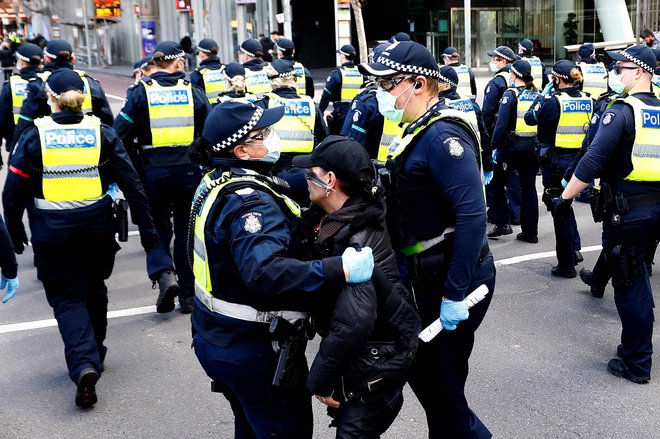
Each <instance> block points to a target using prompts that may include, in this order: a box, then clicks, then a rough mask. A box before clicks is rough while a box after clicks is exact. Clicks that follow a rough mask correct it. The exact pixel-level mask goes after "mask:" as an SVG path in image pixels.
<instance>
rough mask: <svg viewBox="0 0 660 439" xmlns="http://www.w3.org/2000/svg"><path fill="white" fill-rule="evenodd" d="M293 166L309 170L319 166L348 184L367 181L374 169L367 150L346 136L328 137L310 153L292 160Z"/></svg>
mask: <svg viewBox="0 0 660 439" xmlns="http://www.w3.org/2000/svg"><path fill="white" fill-rule="evenodd" d="M293 166H295V167H298V168H311V167H312V166H320V167H321V168H323V169H325V170H326V171H332V172H334V173H335V175H337V177H338V178H339V179H340V180H342V181H345V182H348V183H357V182H359V181H364V177H365V176H368V179H369V181H370V180H372V179H373V178H374V167H373V164H372V163H371V159H370V158H369V154H368V153H367V150H366V149H364V146H362V145H361V144H360V143H358V142H356V141H355V140H353V139H351V138H349V137H346V136H328V137H326V138H325V139H324V140H323V141H322V142H321V143H319V145H318V146H317V147H316V148H315V149H314V151H312V153H311V154H301V155H297V156H295V157H294V158H293Z"/></svg>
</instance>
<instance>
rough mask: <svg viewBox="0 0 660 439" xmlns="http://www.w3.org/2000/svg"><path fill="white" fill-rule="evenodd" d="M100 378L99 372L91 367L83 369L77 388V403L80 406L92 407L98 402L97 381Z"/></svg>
mask: <svg viewBox="0 0 660 439" xmlns="http://www.w3.org/2000/svg"><path fill="white" fill-rule="evenodd" d="M99 378H100V376H99V374H98V373H96V371H95V370H94V369H92V368H91V367H90V368H87V369H85V370H83V371H82V373H81V374H80V378H78V387H77V388H76V405H77V406H78V407H82V408H90V407H92V406H93V405H94V404H96V401H97V398H96V382H97V381H98V380H99Z"/></svg>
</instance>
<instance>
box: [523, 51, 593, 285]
mask: <svg viewBox="0 0 660 439" xmlns="http://www.w3.org/2000/svg"><path fill="white" fill-rule="evenodd" d="M581 80H582V73H580V70H579V69H578V68H576V67H575V64H574V63H573V62H572V61H568V60H565V59H563V60H561V61H557V62H556V63H555V65H554V66H553V67H552V81H553V84H554V88H555V90H556V91H555V92H554V93H552V94H548V95H545V96H539V98H538V99H537V101H536V102H535V103H534V105H532V107H531V108H530V109H529V111H527V113H526V114H525V122H527V124H529V125H532V126H533V125H538V135H537V138H538V141H539V144H540V152H539V153H540V156H541V173H542V176H543V187H544V188H545V193H544V196H543V200H544V202H545V203H547V202H548V200H549V199H550V198H552V196H556V195H557V194H559V193H561V190H562V185H561V180H562V178H563V176H564V172H566V168H568V166H569V165H570V164H571V162H572V161H573V159H574V158H575V155H576V154H577V153H578V151H579V150H580V147H581V146H582V140H583V139H584V136H585V133H586V131H587V127H588V125H589V121H590V120H591V113H592V112H593V101H592V100H591V98H590V97H589V95H587V94H585V93H583V92H581V91H580V90H579V88H580V81H581ZM548 209H550V207H548ZM552 221H553V223H554V228H555V240H556V249H557V265H556V266H554V267H552V270H551V273H552V275H553V276H559V277H566V278H572V277H575V276H576V272H575V265H577V264H578V263H579V262H582V260H581V258H582V255H581V254H580V251H579V250H580V235H579V233H578V229H577V223H576V222H575V215H574V214H573V209H570V212H569V215H568V216H567V217H566V218H558V217H556V216H555V215H554V214H553V215H552Z"/></svg>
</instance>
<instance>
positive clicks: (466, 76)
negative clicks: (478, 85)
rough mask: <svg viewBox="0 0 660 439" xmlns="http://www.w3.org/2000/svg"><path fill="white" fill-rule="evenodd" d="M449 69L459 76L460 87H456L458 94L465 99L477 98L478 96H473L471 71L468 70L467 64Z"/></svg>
mask: <svg viewBox="0 0 660 439" xmlns="http://www.w3.org/2000/svg"><path fill="white" fill-rule="evenodd" d="M449 67H451V68H452V69H454V71H455V72H456V75H458V87H456V93H458V94H459V95H461V97H464V98H470V99H474V98H476V96H474V95H473V94H472V86H471V85H470V69H468V67H467V66H466V65H465V64H461V65H460V66H449Z"/></svg>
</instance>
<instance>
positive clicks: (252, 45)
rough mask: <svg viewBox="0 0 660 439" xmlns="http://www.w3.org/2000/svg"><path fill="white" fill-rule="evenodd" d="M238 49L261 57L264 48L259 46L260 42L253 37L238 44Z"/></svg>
mask: <svg viewBox="0 0 660 439" xmlns="http://www.w3.org/2000/svg"><path fill="white" fill-rule="evenodd" d="M240 51H241V52H243V53H244V54H246V55H249V56H253V57H255V58H261V57H262V56H263V54H264V49H263V47H261V43H260V42H259V41H257V40H255V39H254V38H250V39H247V40H245V41H243V42H242V43H241V46H240Z"/></svg>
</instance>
